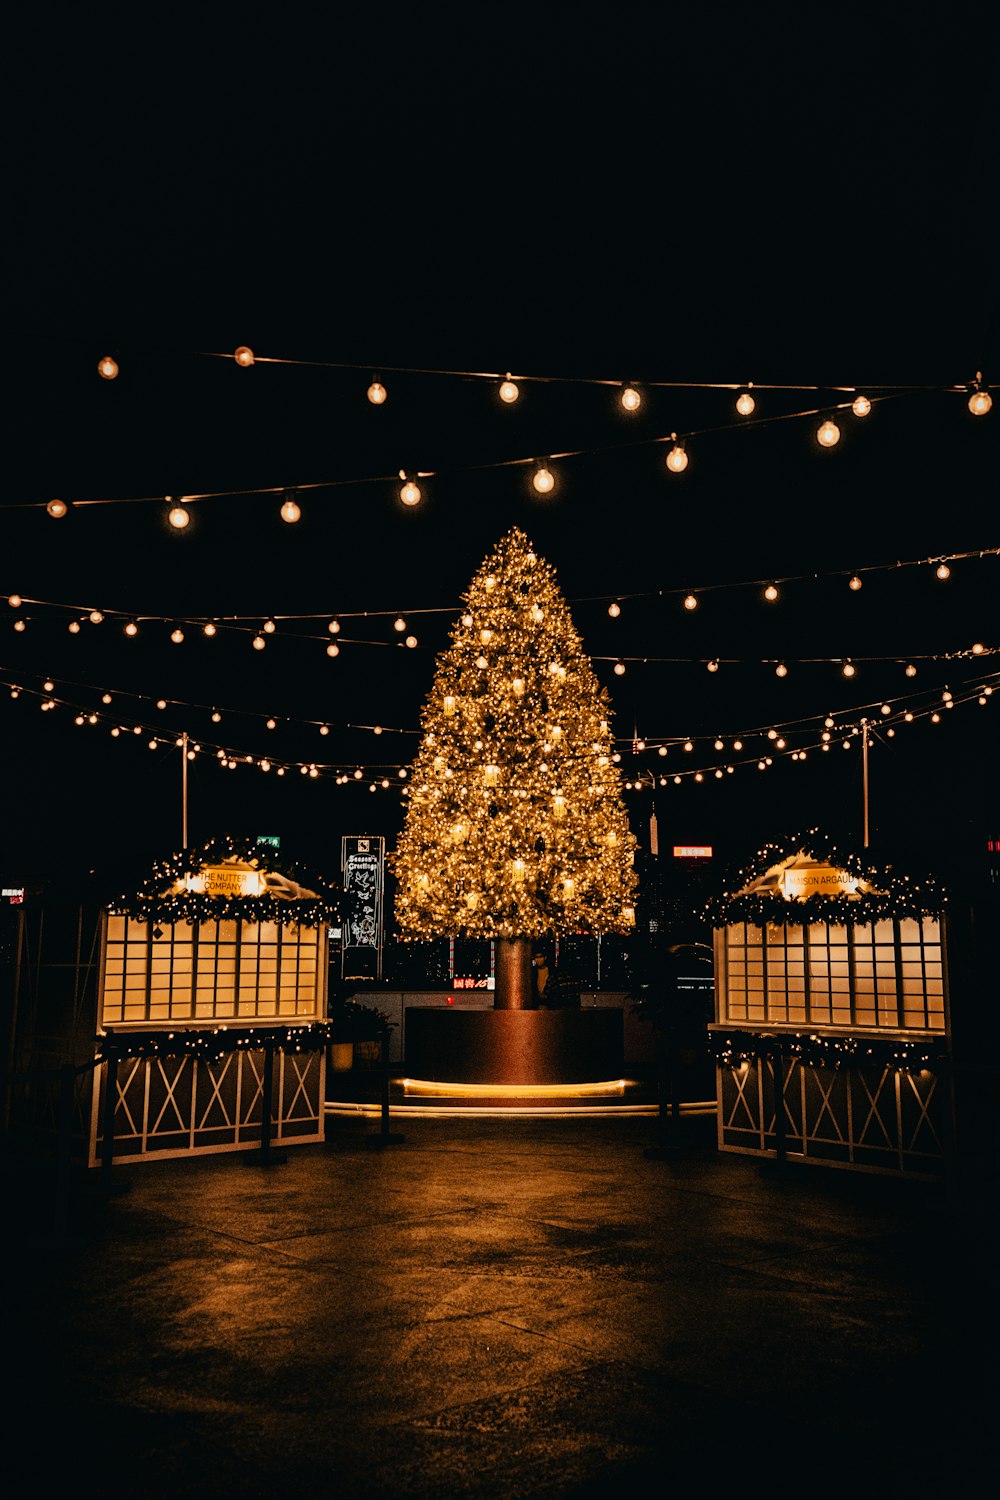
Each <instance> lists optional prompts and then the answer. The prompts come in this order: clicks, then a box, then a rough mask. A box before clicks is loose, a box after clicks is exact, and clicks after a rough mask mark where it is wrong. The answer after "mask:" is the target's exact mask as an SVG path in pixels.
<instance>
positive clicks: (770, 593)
mask: <svg viewBox="0 0 1000 1500" xmlns="http://www.w3.org/2000/svg"><path fill="white" fill-rule="evenodd" d="M777 597H778V590H777V589H776V588H775V586H774V584H773V583H769V584H768V586H767V588H766V589H765V590H764V598H765V599H769V600H771V601H772V602H773V601H774V600H775V599H777Z"/></svg>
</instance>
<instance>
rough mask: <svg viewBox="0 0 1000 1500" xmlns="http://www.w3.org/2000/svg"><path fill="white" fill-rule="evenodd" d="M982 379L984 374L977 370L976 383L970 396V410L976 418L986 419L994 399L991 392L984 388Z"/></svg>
mask: <svg viewBox="0 0 1000 1500" xmlns="http://www.w3.org/2000/svg"><path fill="white" fill-rule="evenodd" d="M982 379H983V372H982V371H981V370H977V371H976V379H975V383H974V385H973V388H972V391H971V393H970V395H969V410H970V411H971V413H972V415H973V416H974V417H985V415H986V413H987V412H988V411H989V409H990V407H991V406H992V405H993V397H992V396H991V395H990V393H989V391H984V390H983V388H982Z"/></svg>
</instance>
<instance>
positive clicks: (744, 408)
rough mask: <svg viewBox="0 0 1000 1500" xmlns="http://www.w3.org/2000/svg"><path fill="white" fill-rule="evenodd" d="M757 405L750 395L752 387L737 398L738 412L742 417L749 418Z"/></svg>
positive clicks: (748, 387) (741, 392)
mask: <svg viewBox="0 0 1000 1500" xmlns="http://www.w3.org/2000/svg"><path fill="white" fill-rule="evenodd" d="M756 405H757V403H756V401H755V400H754V399H753V397H752V396H751V394H750V386H747V388H746V390H745V391H740V393H739V395H738V396H737V397H736V410H737V411H738V412H739V414H740V416H741V417H749V416H750V414H751V412H752V411H753V409H754V407H755V406H756Z"/></svg>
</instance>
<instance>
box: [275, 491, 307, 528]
mask: <svg viewBox="0 0 1000 1500" xmlns="http://www.w3.org/2000/svg"><path fill="white" fill-rule="evenodd" d="M279 514H280V516H281V519H282V520H283V521H287V522H288V524H289V526H294V524H295V522H296V521H298V520H301V518H302V507H301V506H300V505H299V504H298V501H297V500H295V499H294V497H293V496H291V495H286V496H285V498H284V500H283V502H282V505H281V510H280V512H279Z"/></svg>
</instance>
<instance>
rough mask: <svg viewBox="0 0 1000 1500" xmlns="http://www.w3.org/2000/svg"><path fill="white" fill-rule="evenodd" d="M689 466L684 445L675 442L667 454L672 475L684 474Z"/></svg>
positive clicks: (668, 466)
mask: <svg viewBox="0 0 1000 1500" xmlns="http://www.w3.org/2000/svg"><path fill="white" fill-rule="evenodd" d="M687 466H688V456H687V454H686V453H685V452H684V447H683V444H681V443H678V442H676V441H675V442H674V446H673V447H672V448H671V450H670V452H669V453H668V454H667V468H668V469H669V470H670V472H671V474H683V473H684V470H685V469H686V468H687Z"/></svg>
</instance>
